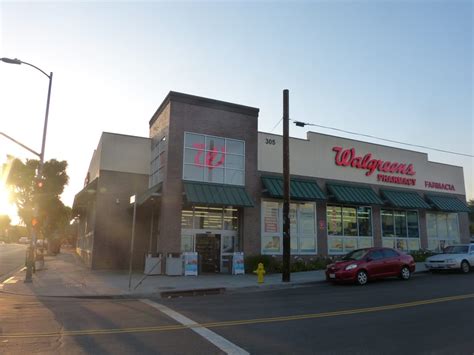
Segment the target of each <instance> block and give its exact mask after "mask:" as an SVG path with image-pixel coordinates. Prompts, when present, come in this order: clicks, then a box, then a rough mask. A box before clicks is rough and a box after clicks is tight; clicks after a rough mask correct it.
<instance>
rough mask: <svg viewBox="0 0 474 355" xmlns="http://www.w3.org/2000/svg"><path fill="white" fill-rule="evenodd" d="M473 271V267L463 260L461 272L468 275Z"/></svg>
mask: <svg viewBox="0 0 474 355" xmlns="http://www.w3.org/2000/svg"><path fill="white" fill-rule="evenodd" d="M470 270H471V266H470V265H469V263H468V262H467V261H466V260H463V261H462V263H461V272H462V273H463V274H467V273H468V272H469V271H470Z"/></svg>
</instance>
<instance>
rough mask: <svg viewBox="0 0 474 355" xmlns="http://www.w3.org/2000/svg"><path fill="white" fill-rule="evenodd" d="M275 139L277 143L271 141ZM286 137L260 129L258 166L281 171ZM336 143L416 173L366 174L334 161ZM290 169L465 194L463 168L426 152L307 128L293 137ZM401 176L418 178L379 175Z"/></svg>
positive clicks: (320, 176)
mask: <svg viewBox="0 0 474 355" xmlns="http://www.w3.org/2000/svg"><path fill="white" fill-rule="evenodd" d="M273 141H274V143H275V144H272V143H273ZM282 147H283V137H282V136H280V135H275V134H270V133H264V132H259V134H258V170H259V171H263V172H274V173H281V172H282V170H283V163H282ZM333 147H342V148H343V149H350V148H354V149H355V152H356V156H361V157H363V156H364V155H365V154H367V153H371V154H372V159H380V160H383V161H390V162H392V163H393V162H398V163H402V164H407V165H408V164H413V167H414V170H415V172H416V174H415V175H411V176H410V175H403V174H398V173H389V172H379V171H375V172H374V173H373V174H372V175H370V176H366V173H367V170H363V169H357V168H352V167H350V166H349V167H343V166H338V165H336V163H335V156H336V152H335V151H333ZM290 172H291V174H292V175H301V176H308V177H318V178H322V179H330V180H341V181H351V182H358V183H365V184H374V185H380V186H381V187H382V186H384V187H392V188H409V189H416V190H425V191H427V192H441V193H451V194H457V195H465V185H464V175H463V168H462V167H458V166H452V165H446V164H441V163H435V162H430V161H428V155H427V154H425V153H419V152H414V151H410V150H405V149H398V148H392V147H388V146H383V145H377V144H373V143H366V142H361V141H356V140H352V139H347V138H340V137H335V136H329V135H325V134H319V133H314V132H308V134H307V139H298V138H290ZM378 174H383V175H388V176H399V177H403V178H408V179H416V183H415V184H414V185H404V184H394V183H388V182H382V181H378V179H377V175H378ZM425 181H430V182H438V183H444V184H450V185H452V186H453V187H454V190H445V189H436V188H429V187H427V186H425Z"/></svg>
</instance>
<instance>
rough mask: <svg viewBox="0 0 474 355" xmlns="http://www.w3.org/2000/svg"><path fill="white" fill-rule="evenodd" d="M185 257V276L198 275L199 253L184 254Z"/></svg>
mask: <svg viewBox="0 0 474 355" xmlns="http://www.w3.org/2000/svg"><path fill="white" fill-rule="evenodd" d="M183 256H184V276H197V275H198V253H191V252H188V253H183Z"/></svg>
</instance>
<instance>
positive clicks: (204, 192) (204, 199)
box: [184, 181, 253, 207]
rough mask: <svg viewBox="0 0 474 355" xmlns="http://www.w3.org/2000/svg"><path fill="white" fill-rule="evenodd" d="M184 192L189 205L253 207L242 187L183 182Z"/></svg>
mask: <svg viewBox="0 0 474 355" xmlns="http://www.w3.org/2000/svg"><path fill="white" fill-rule="evenodd" d="M184 192H185V193H186V200H187V201H188V202H190V203H196V204H203V205H225V206H236V207H253V202H252V199H251V198H250V196H249V195H248V194H247V192H246V191H245V188H244V187H243V186H234V185H223V184H209V183H203V182H190V181H185V182H184Z"/></svg>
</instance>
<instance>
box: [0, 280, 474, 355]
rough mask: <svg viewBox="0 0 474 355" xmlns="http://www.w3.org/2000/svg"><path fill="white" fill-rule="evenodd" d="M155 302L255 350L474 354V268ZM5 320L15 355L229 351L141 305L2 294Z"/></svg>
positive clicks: (5, 342) (6, 342) (6, 340)
mask: <svg viewBox="0 0 474 355" xmlns="http://www.w3.org/2000/svg"><path fill="white" fill-rule="evenodd" d="M150 301H152V302H156V303H157V304H159V305H162V306H166V307H168V308H167V309H171V310H173V311H176V312H178V314H179V316H185V317H187V318H189V319H191V320H193V321H195V322H197V323H199V324H201V325H202V326H204V327H206V328H207V329H209V330H210V331H212V332H214V333H215V334H217V335H216V336H217V337H219V336H221V337H222V338H224V339H225V340H227V341H228V342H230V343H231V344H235V345H236V346H238V347H240V348H241V349H244V350H245V351H247V352H248V353H251V354H400V353H403V354H473V352H474V336H473V335H472V334H473V326H474V272H473V273H471V274H469V275H461V274H439V275H438V274H436V275H430V274H421V275H415V276H414V277H413V279H412V280H410V281H408V282H405V281H399V280H386V281H379V282H373V283H370V284H369V285H366V286H364V287H357V286H352V285H330V284H326V283H319V284H315V285H311V286H305V287H295V288H290V289H279V290H272V291H256V292H238V293H232V294H224V295H217V296H198V297H186V298H176V299H166V300H164V299H158V298H157V299H150ZM147 302H148V301H147ZM158 308H159V307H158ZM171 312H172V311H171ZM0 316H1V318H2V321H1V322H0V352H2V350H1V348H2V347H3V348H4V350H5V352H6V353H9V354H10V353H11V354H17V353H18V354H20V353H29V352H39V353H53V354H54V353H63V354H86V353H88V354H159V353H161V354H219V353H223V351H222V350H220V349H219V348H218V347H217V346H216V345H213V344H211V342H210V341H209V340H206V339H205V338H204V337H203V336H202V335H199V334H197V333H196V332H194V331H193V330H192V329H189V328H186V327H183V326H181V325H180V323H179V318H175V319H172V318H170V316H168V315H166V314H165V313H164V311H163V310H161V309H156V307H155V308H154V307H152V306H150V305H149V304H145V303H143V302H142V301H140V300H106V299H102V300H100V299H95V300H90V299H64V298H44V299H36V298H31V297H30V298H27V297H23V298H21V297H18V296H12V295H2V294H0ZM176 319H178V320H176ZM195 329H196V328H195ZM199 329H202V328H199Z"/></svg>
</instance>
